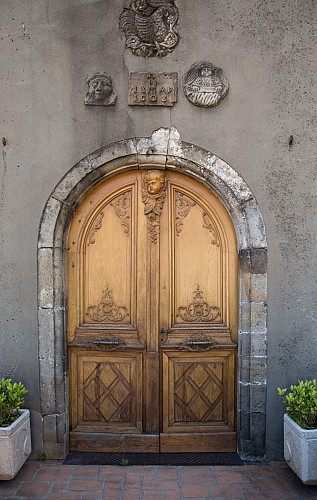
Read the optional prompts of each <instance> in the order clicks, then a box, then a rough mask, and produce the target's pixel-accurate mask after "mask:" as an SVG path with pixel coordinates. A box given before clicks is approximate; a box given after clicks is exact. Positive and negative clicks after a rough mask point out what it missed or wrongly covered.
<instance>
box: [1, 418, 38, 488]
mask: <svg viewBox="0 0 317 500" xmlns="http://www.w3.org/2000/svg"><path fill="white" fill-rule="evenodd" d="M19 413H20V416H19V418H18V419H17V420H16V421H15V422H13V424H11V425H10V426H9V427H0V480H3V479H12V478H13V477H14V476H15V475H16V474H17V472H18V471H19V470H20V469H21V467H22V465H23V464H24V462H25V461H26V459H27V458H28V456H29V455H30V453H31V428H30V412H29V410H20V411H19Z"/></svg>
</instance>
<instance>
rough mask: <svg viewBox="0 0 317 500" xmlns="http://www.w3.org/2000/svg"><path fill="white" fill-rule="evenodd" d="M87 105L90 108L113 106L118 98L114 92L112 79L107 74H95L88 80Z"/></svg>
mask: <svg viewBox="0 0 317 500" xmlns="http://www.w3.org/2000/svg"><path fill="white" fill-rule="evenodd" d="M87 84H88V92H87V94H86V98H85V104H87V105H88V106H113V105H114V104H115V103H116V100H117V96H116V95H115V94H114V92H113V86H112V79H111V78H110V76H108V75H106V74H105V73H95V74H94V75H93V76H91V77H90V78H88V80H87Z"/></svg>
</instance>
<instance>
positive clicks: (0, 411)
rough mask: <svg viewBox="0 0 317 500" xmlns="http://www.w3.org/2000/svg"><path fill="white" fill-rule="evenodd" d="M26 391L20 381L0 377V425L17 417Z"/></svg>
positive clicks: (4, 424) (3, 425) (7, 423)
mask: <svg viewBox="0 0 317 500" xmlns="http://www.w3.org/2000/svg"><path fill="white" fill-rule="evenodd" d="M27 392H28V391H27V390H26V388H25V387H24V385H23V384H22V383H21V382H18V383H17V382H12V379H11V378H7V377H3V378H1V379H0V427H7V426H8V425H11V424H12V423H13V422H14V421H15V420H16V419H17V418H18V417H19V410H20V409H21V408H22V406H23V404H24V397H23V396H24V395H25V394H26V393H27Z"/></svg>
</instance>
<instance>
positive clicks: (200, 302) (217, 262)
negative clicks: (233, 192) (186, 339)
mask: <svg viewBox="0 0 317 500" xmlns="http://www.w3.org/2000/svg"><path fill="white" fill-rule="evenodd" d="M170 194H171V197H172V200H173V201H172V203H173V210H174V218H173V230H172V234H173V241H172V247H171V259H172V271H171V272H172V275H173V276H174V279H173V281H172V282H173V292H172V306H171V307H172V311H171V312H172V318H171V323H170V324H171V326H175V327H179V326H184V325H186V324H192V323H199V324H200V326H201V327H204V326H208V327H210V324H211V323H215V322H216V323H218V324H219V323H222V321H223V320H226V305H227V304H226V302H227V299H226V293H225V289H224V280H225V277H226V275H227V262H226V259H225V258H224V252H225V245H226V243H225V241H224V239H223V238H222V239H221V231H222V230H221V227H220V226H219V222H218V221H217V218H216V217H215V215H214V213H213V210H212V208H211V207H208V206H206V205H204V204H203V203H202V200H199V199H198V198H197V195H195V193H188V192H186V191H181V190H180V189H179V187H178V188H176V187H174V186H172V187H171V192H170ZM193 241H195V242H196V244H195V245H193Z"/></svg>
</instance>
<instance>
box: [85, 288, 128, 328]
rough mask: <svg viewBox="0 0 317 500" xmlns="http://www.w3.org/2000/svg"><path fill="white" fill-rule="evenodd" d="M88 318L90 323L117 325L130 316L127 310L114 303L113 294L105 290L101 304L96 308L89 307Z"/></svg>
mask: <svg viewBox="0 0 317 500" xmlns="http://www.w3.org/2000/svg"><path fill="white" fill-rule="evenodd" d="M87 316H88V317H89V319H90V321H98V323H104V322H107V321H109V322H113V323H117V322H119V321H122V320H123V319H124V318H126V317H127V316H129V313H128V312H127V308H126V307H123V306H117V305H116V304H115V303H114V301H113V293H112V291H111V290H109V289H108V288H107V289H106V290H104V292H103V295H102V299H101V302H99V304H97V305H95V306H89V307H88V309H87Z"/></svg>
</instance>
